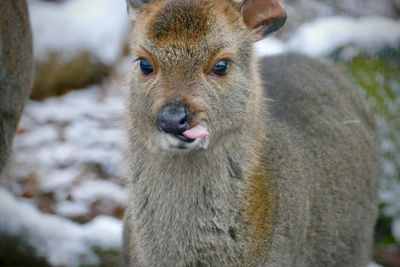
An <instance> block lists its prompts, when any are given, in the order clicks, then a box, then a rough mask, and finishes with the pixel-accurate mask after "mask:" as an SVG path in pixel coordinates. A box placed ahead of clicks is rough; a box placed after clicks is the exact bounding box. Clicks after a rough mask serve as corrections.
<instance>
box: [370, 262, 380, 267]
mask: <svg viewBox="0 0 400 267" xmlns="http://www.w3.org/2000/svg"><path fill="white" fill-rule="evenodd" d="M368 267H382V266H381V265H378V264H376V263H375V262H370V263H369V264H368Z"/></svg>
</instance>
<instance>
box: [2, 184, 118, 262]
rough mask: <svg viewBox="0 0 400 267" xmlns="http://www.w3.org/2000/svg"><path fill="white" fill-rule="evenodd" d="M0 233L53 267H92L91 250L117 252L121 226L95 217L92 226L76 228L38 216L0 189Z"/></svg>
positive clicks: (33, 209)
mask: <svg viewBox="0 0 400 267" xmlns="http://www.w3.org/2000/svg"><path fill="white" fill-rule="evenodd" d="M0 203H1V205H0V214H1V216H0V231H2V232H7V233H9V234H12V235H16V236H20V235H21V233H23V235H24V238H27V241H28V242H29V244H30V245H31V246H32V247H35V248H36V249H37V253H38V254H39V256H43V257H45V258H46V259H47V260H48V261H49V262H50V263H51V264H53V265H56V266H60V265H62V266H71V267H73V266H79V265H81V264H96V263H97V262H98V259H97V256H96V255H95V253H94V252H93V250H92V248H93V247H100V248H104V249H119V248H120V246H121V242H122V240H121V236H122V234H121V233H122V223H121V221H120V220H117V219H114V218H111V217H107V216H98V217H96V218H95V219H94V220H93V221H92V222H90V223H87V224H84V225H79V224H77V223H73V222H71V221H69V220H67V219H64V218H62V217H59V216H54V215H49V214H44V213H41V212H40V211H39V210H38V209H37V208H36V207H34V206H33V205H31V204H30V203H28V202H26V201H21V200H18V199H16V198H15V197H13V196H12V195H11V194H10V193H9V192H7V191H6V190H5V189H4V188H2V187H0Z"/></svg>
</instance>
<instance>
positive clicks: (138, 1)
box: [126, 0, 151, 21]
mask: <svg viewBox="0 0 400 267" xmlns="http://www.w3.org/2000/svg"><path fill="white" fill-rule="evenodd" d="M150 1H151V0H126V5H127V9H128V15H129V18H130V19H131V20H132V21H134V20H135V18H136V16H137V14H138V12H139V10H140V9H141V8H142V6H143V5H145V4H148V3H149V2H150Z"/></svg>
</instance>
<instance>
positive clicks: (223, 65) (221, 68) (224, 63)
mask: <svg viewBox="0 0 400 267" xmlns="http://www.w3.org/2000/svg"><path fill="white" fill-rule="evenodd" d="M228 68H229V61H228V60H225V59H223V60H220V61H218V62H217V63H215V65H214V67H213V69H212V72H213V73H214V74H215V75H218V76H224V75H225V74H226V73H227V71H228Z"/></svg>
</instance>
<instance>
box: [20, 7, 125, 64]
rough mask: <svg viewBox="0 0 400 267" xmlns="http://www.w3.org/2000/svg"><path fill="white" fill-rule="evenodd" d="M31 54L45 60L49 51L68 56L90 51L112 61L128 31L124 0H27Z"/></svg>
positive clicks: (102, 59) (106, 61)
mask: <svg viewBox="0 0 400 267" xmlns="http://www.w3.org/2000/svg"><path fill="white" fill-rule="evenodd" d="M28 4H29V12H30V20H31V25H32V32H33V41H34V55H35V58H36V59H37V60H38V61H44V60H46V59H47V56H48V55H49V54H50V53H61V54H62V55H63V57H64V58H63V59H64V60H68V59H71V58H73V57H74V56H76V55H77V54H78V53H81V52H83V51H89V52H90V53H92V54H93V55H95V56H96V58H97V59H99V60H100V61H101V62H103V63H106V64H111V63H114V62H115V61H116V60H117V59H118V57H119V56H120V55H121V53H122V50H123V47H124V43H125V41H126V40H127V37H128V32H129V19H128V15H127V11H126V3H125V1H115V0H69V1H65V2H61V3H59V2H57V3H56V4H55V3H51V2H45V1H32V0H30V1H29V2H28Z"/></svg>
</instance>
